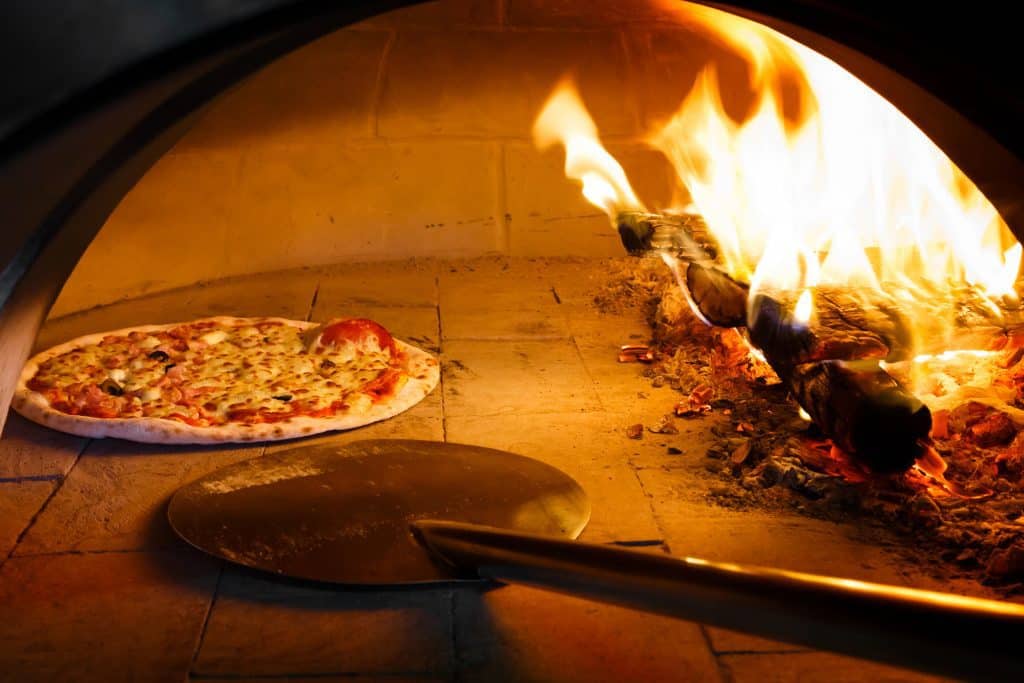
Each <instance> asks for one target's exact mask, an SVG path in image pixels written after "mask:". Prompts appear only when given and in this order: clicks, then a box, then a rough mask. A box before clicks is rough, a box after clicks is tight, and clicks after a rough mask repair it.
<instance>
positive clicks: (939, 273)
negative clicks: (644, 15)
mask: <svg viewBox="0 0 1024 683" xmlns="http://www.w3.org/2000/svg"><path fill="white" fill-rule="evenodd" d="M673 7H674V8H678V9H676V10H675V11H679V12H682V13H684V14H685V15H686V16H687V17H689V19H690V20H692V21H693V22H694V23H696V24H698V25H699V26H701V27H703V28H704V29H705V30H707V31H709V32H710V33H711V34H712V35H714V36H716V37H717V38H718V39H720V40H722V41H723V42H725V43H727V44H728V45H731V46H732V48H733V49H734V50H736V51H737V52H739V53H740V54H742V55H744V56H745V57H746V59H747V61H748V63H749V65H750V67H751V68H750V73H751V79H752V85H753V87H754V91H755V93H756V101H755V104H754V106H753V107H752V109H751V113H750V114H749V115H748V116H747V117H746V118H745V120H743V121H740V122H737V121H735V120H734V119H733V118H731V117H730V116H729V114H728V113H727V112H726V110H725V107H724V106H723V103H722V93H721V86H720V83H719V80H718V78H717V75H716V72H715V69H714V67H713V66H708V67H707V68H705V69H704V71H703V72H702V74H701V75H700V77H699V78H698V79H697V82H696V83H695V85H694V87H693V89H692V90H691V91H690V92H689V94H688V95H687V96H686V98H685V99H684V101H683V103H682V105H681V106H680V108H679V110H678V111H677V112H676V113H675V115H673V116H672V117H671V118H670V119H669V120H668V121H667V122H665V123H664V124H663V125H662V126H661V127H660V128H659V129H658V130H657V131H655V132H654V133H652V134H651V135H650V136H649V138H648V140H649V142H650V144H651V145H652V146H654V147H655V148H656V149H659V150H661V151H662V152H663V153H664V154H665V155H666V157H667V158H668V159H669V160H670V162H671V163H672V165H673V166H674V168H675V171H676V173H677V175H678V180H679V181H680V184H681V185H682V186H684V187H685V189H686V190H687V192H688V196H689V205H688V206H685V207H675V210H676V211H678V210H680V209H681V210H686V211H692V212H696V213H699V214H700V215H701V216H703V218H704V220H705V222H706V223H707V225H708V227H709V229H710V230H711V232H712V233H713V235H714V237H715V239H716V241H717V242H718V245H719V248H720V249H719V250H720V259H721V260H722V265H723V267H724V268H725V269H726V270H727V271H728V272H729V273H730V274H731V275H732V276H733V277H735V278H737V279H740V280H743V281H746V282H749V283H750V285H751V290H750V291H751V295H752V298H753V295H756V293H757V292H758V291H759V290H761V289H763V288H772V289H784V290H788V291H791V292H794V293H801V296H800V298H799V304H800V306H799V308H800V310H799V311H795V314H796V317H798V318H800V319H803V320H810V319H811V318H812V316H813V303H814V298H815V297H814V294H813V292H814V290H815V288H817V287H820V286H824V285H830V286H835V285H841V286H842V287H844V288H846V289H847V290H848V291H851V292H854V293H855V292H861V293H864V294H866V295H867V294H870V295H871V296H874V297H878V296H881V297H890V298H894V299H897V300H898V301H899V304H900V309H901V310H903V311H905V312H907V313H908V314H909V315H908V317H909V318H911V319H915V320H917V321H918V322H917V324H918V325H919V326H929V331H930V333H931V334H932V336H933V337H934V334H935V331H936V330H940V331H941V330H943V329H945V327H947V325H946V323H948V320H940V321H936V320H935V308H934V305H933V302H934V301H935V300H936V299H937V298H940V299H941V298H942V297H947V296H948V297H950V298H952V297H953V295H954V293H955V292H957V291H960V289H962V288H964V287H968V288H971V289H972V290H974V291H976V292H978V293H979V294H980V295H981V296H983V297H987V299H988V301H989V303H990V307H991V308H992V310H993V312H994V314H998V312H999V310H1000V309H999V306H998V305H997V304H998V303H1000V302H1004V303H1005V302H1006V301H1007V300H1014V301H1015V300H1016V297H1017V293H1016V290H1015V283H1016V280H1017V276H1018V272H1019V269H1020V263H1021V255H1022V251H1021V245H1020V244H1019V243H1017V241H1016V240H1015V239H1014V238H1013V236H1012V234H1011V233H1010V231H1009V230H1008V228H1007V226H1006V224H1005V223H1004V222H1003V220H1002V219H1001V218H1000V216H999V215H998V213H997V211H996V210H995V208H994V207H993V206H992V204H991V203H990V202H989V201H988V200H987V199H986V198H985V197H984V196H983V195H982V193H981V192H980V191H979V190H978V188H977V187H976V186H975V185H974V184H973V183H972V182H971V181H970V180H969V179H968V178H967V177H966V176H965V175H964V174H963V172H962V171H960V169H959V168H957V166H956V165H955V164H954V163H953V162H952V161H951V160H950V159H949V158H948V157H947V156H946V155H945V154H944V153H943V152H942V151H941V150H940V149H939V148H938V147H937V146H936V145H935V144H934V143H933V142H932V141H931V140H930V139H929V138H928V137H927V136H926V135H925V134H924V133H923V132H922V131H921V130H920V129H919V128H918V127H917V126H915V125H914V124H913V123H912V122H911V121H910V120H909V119H907V118H906V117H905V116H904V115H903V114H902V113H901V112H900V111H898V110H897V109H896V108H895V107H894V106H893V105H892V104H890V103H889V102H887V101H886V100H885V99H884V98H883V97H881V96H880V95H879V94H878V93H876V92H875V91H874V90H872V89H871V88H869V87H868V86H867V85H865V84H864V83H863V82H862V81H860V80H858V79H857V78H856V77H854V76H853V75H852V74H850V73H849V72H847V71H845V70H844V69H843V68H841V67H840V66H838V65H837V64H836V63H834V62H832V61H831V60H829V59H828V58H826V57H824V56H822V55H820V54H818V53H816V52H814V51H812V50H810V49H808V48H807V47H805V46H803V45H801V44H799V43H797V42H795V41H793V40H791V39H789V38H787V37H785V36H783V35H782V34H780V33H778V32H776V31H774V30H772V29H770V28H768V27H765V26H762V25H759V24H756V23H754V22H752V21H749V20H747V19H743V18H740V17H736V16H733V15H730V14H727V13H724V12H721V11H719V10H714V9H711V8H707V7H701V6H697V5H690V4H688V3H673ZM783 83H785V84H787V86H786V87H792V86H793V83H795V84H796V86H795V87H797V88H799V90H800V100H801V102H802V107H801V116H800V117H798V118H799V120H795V121H794V120H792V119H793V117H792V116H790V117H789V118H788V119H787V116H786V115H784V112H783V103H782V100H783V98H782V95H781V92H782V91H783V89H784V88H783ZM534 135H535V138H536V140H537V142H538V144H539V145H540V146H543V147H546V146H549V145H552V144H555V143H557V142H561V143H562V144H564V145H565V148H566V174H567V175H568V176H569V177H572V178H575V179H578V180H580V181H581V182H582V183H583V185H584V194H585V195H586V196H587V198H588V199H589V200H590V201H591V202H592V203H594V204H595V205H597V206H599V207H601V208H602V209H604V210H605V211H606V212H607V213H608V214H609V215H610V216H611V217H612V218H613V219H614V217H615V214H616V213H617V212H619V211H623V210H642V209H643V207H642V205H641V204H640V202H639V200H638V199H637V197H636V194H635V193H634V192H633V190H632V188H631V187H630V184H629V181H628V179H627V178H626V176H625V173H624V172H623V170H622V167H621V166H620V165H619V164H618V163H617V162H616V161H615V160H614V158H612V157H611V155H609V154H608V153H607V151H605V150H604V148H603V147H602V146H601V143H600V141H599V140H598V132H597V127H596V125H595V124H594V122H593V121H592V120H591V118H590V116H589V115H588V114H587V112H586V110H585V109H584V107H583V105H582V103H581V102H580V100H579V97H578V95H577V94H576V92H575V90H574V89H573V87H572V85H571V83H569V82H563V83H562V84H560V85H559V86H558V88H556V90H555V92H554V93H553V94H552V96H551V98H550V100H549V101H548V103H547V105H546V106H545V107H544V109H543V110H542V112H541V114H540V116H539V117H538V119H537V123H536V125H535V128H534ZM926 304H927V305H926ZM947 308H948V314H949V317H950V318H951V317H952V315H953V313H954V312H953V307H952V306H949V307H947Z"/></svg>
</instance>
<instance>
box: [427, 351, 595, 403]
mask: <svg viewBox="0 0 1024 683" xmlns="http://www.w3.org/2000/svg"><path fill="white" fill-rule="evenodd" d="M443 349H444V350H443V353H442V356H441V366H442V371H443V372H444V400H445V413H446V414H447V415H448V416H449V417H464V416H470V415H499V414H500V415H520V416H521V415H531V414H542V413H554V412H570V411H579V412H587V411H594V410H600V408H601V404H600V402H599V400H598V397H597V394H596V393H595V391H594V388H593V386H592V385H591V382H590V377H589V376H588V375H587V372H586V370H585V369H584V367H583V363H582V362H581V361H580V357H579V353H578V352H577V350H576V346H575V344H573V343H572V341H571V340H569V339H552V340H548V341H526V340H513V341H446V342H445V343H444V347H443Z"/></svg>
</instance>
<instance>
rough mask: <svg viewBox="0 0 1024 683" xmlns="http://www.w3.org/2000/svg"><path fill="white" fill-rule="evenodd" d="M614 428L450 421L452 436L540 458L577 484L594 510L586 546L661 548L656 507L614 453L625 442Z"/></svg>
mask: <svg viewBox="0 0 1024 683" xmlns="http://www.w3.org/2000/svg"><path fill="white" fill-rule="evenodd" d="M613 425H614V420H612V418H610V417H609V416H608V415H606V414H604V413H555V414H546V415H521V414H514V415H501V416H492V417H450V418H448V420H447V426H448V428H447V436H448V440H449V441H454V442H458V443H469V444H475V445H479V446H487V447H489V448H499V449H503V450H508V451H512V452H514V453H519V454H521V455H525V456H528V457H531V458H536V459H537V460H541V461H543V462H546V463H548V464H550V465H553V466H555V467H557V468H559V469H561V470H562V471H564V472H566V473H567V474H569V475H570V476H571V477H573V478H574V479H576V480H577V481H578V482H579V483H580V485H581V486H583V488H584V489H585V490H586V491H587V495H588V496H589V497H590V500H591V503H592V506H593V509H592V513H591V518H590V523H589V524H588V525H587V528H586V529H585V530H584V532H583V535H582V536H581V538H582V539H583V540H586V541H591V542H594V543H611V542H615V541H619V542H651V543H652V545H654V546H656V545H657V543H659V542H660V541H661V539H662V533H661V531H660V529H659V527H658V525H657V524H656V523H655V520H654V517H653V515H652V514H651V505H650V501H649V500H648V498H647V496H646V495H644V491H643V488H642V487H641V485H640V482H639V481H638V480H637V477H636V473H635V472H634V470H633V468H632V467H630V465H629V462H628V460H627V459H626V458H624V457H623V456H622V455H621V454H620V453H619V452H617V451H616V450H615V449H614V448H609V447H608V444H609V442H611V443H615V442H616V441H617V440H618V438H619V436H618V435H617V434H616V433H615V429H614V427H613ZM622 438H623V439H624V437H622Z"/></svg>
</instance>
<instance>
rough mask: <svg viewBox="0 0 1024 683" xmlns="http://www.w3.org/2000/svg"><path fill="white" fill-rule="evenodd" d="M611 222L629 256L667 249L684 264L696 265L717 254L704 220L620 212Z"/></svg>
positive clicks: (675, 215) (681, 215)
mask: <svg viewBox="0 0 1024 683" xmlns="http://www.w3.org/2000/svg"><path fill="white" fill-rule="evenodd" d="M615 222H616V226H617V228H618V231H619V239H620V240H622V246H624V247H625V248H626V251H628V252H629V253H630V254H633V255H641V254H644V253H649V252H651V251H653V250H658V249H670V250H672V251H673V252H675V253H677V254H679V255H680V258H683V259H684V260H687V261H700V260H705V259H714V258H716V256H717V254H718V244H717V243H716V242H715V239H714V237H712V236H711V232H710V231H709V230H708V228H707V225H705V223H704V219H703V218H701V217H700V216H697V215H694V214H659V213H644V212H642V211H623V212H621V213H619V214H618V216H616V220H615Z"/></svg>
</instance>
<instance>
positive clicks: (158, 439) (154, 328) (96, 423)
mask: <svg viewBox="0 0 1024 683" xmlns="http://www.w3.org/2000/svg"><path fill="white" fill-rule="evenodd" d="M208 321H209V322H216V323H219V324H222V325H241V324H246V325H248V324H258V323H261V322H276V323H283V324H285V325H289V326H291V327H294V328H296V329H300V330H308V329H311V328H314V327H317V326H318V325H319V324H320V323H314V322H304V321H300V320H288V319H287V318H236V317H232V316H215V317H212V318H201V319H199V320H192V321H188V322H189V323H190V324H191V323H201V322H208ZM181 324H182V323H180V322H178V323H171V324H168V325H140V326H136V327H126V328H123V329H120V330H113V331H110V332H101V333H97V334H90V335H85V336H83V337H78V338H77V339H72V340H71V341H68V342H65V343H63V344H60V345H58V346H55V347H53V348H51V349H47V350H46V351H43V352H41V353H39V354H36V355H35V356H33V357H32V358H30V359H29V361H28V362H27V363H26V364H25V368H24V369H23V370H22V372H21V377H20V378H19V379H18V386H17V388H16V389H15V393H14V398H13V400H12V401H11V406H12V407H13V408H14V410H16V411H17V412H18V413H20V414H21V415H23V416H25V417H27V418H28V419H30V420H32V421H33V422H38V423H39V424H42V425H45V426H47V427H52V428H53V429H57V430H59V431H62V432H68V433H70V434H77V435H78V436H86V437H90V438H104V437H113V438H118V439H128V440H131V441H141V442H145V443H175V444H186V443H228V442H245V441H280V440H283V439H294V438H296V437H300V436H309V435H312V434H320V433H323V432H330V431H335V430H344V429H354V428H356V427H362V426H363V425H368V424H371V423H373V422H379V421H380V420H385V419H387V418H389V417H393V416H395V415H397V414H399V413H401V412H404V411H406V410H408V409H409V408H411V407H412V406H414V405H416V404H417V403H419V402H420V401H422V400H423V398H424V397H426V396H427V395H428V394H429V393H430V392H431V391H433V390H434V387H435V386H437V382H438V379H439V378H440V370H439V367H438V362H437V359H436V358H434V357H433V356H432V355H430V354H429V353H427V352H426V351H423V350H422V349H419V348H417V347H415V346H412V345H410V344H407V343H405V342H403V341H400V340H398V339H395V344H396V345H397V346H398V348H399V349H401V350H402V352H403V353H404V354H405V365H404V367H403V371H404V372H405V374H406V375H407V377H408V381H407V382H406V383H405V385H404V386H403V387H402V388H401V389H400V390H399V391H398V393H396V394H395V395H393V396H389V397H386V398H383V399H382V400H380V401H379V402H377V403H374V404H372V405H371V406H370V408H369V409H368V410H367V411H365V412H362V413H359V414H347V415H336V416H333V417H324V418H316V417H293V418H291V419H289V420H285V421H281V422H275V423H260V424H251V425H250V424H227V425H212V426H207V427H196V426H193V425H189V424H186V423H184V422H180V421H178V420H172V419H166V418H154V417H131V418H99V417H88V416H83V415H69V414H67V413H62V412H60V411H58V410H54V409H53V408H51V407H50V405H49V402H48V401H47V400H46V398H45V397H44V396H43V395H42V394H40V393H38V392H35V391H32V390H31V389H29V388H28V386H27V384H28V381H29V380H30V379H32V378H33V377H34V376H35V374H36V372H38V370H39V366H40V365H41V364H42V363H45V362H46V361H48V360H50V359H51V358H55V357H57V356H60V355H62V354H64V353H67V352H68V351H71V350H73V349H76V348H79V347H82V346H88V345H90V344H96V343H98V342H100V341H101V340H102V339H103V338H104V337H106V336H108V335H116V336H123V335H127V334H128V333H129V332H160V331H164V330H169V329H172V328H175V327H178V326H179V325H181Z"/></svg>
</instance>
